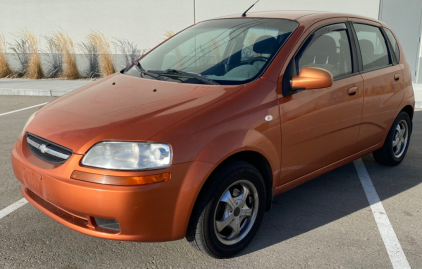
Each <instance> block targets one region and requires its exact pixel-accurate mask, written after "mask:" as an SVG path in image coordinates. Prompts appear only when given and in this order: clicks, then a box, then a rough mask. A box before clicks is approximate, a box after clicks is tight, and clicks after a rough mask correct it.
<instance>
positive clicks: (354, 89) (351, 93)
mask: <svg viewBox="0 0 422 269" xmlns="http://www.w3.org/2000/svg"><path fill="white" fill-rule="evenodd" d="M358 89H359V88H358V87H352V88H350V89H348V90H347V94H348V95H350V96H353V95H356V93H357V92H358Z"/></svg>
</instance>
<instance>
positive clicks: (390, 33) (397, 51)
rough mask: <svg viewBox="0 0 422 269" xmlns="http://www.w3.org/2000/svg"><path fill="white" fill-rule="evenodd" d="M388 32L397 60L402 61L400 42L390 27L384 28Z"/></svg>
mask: <svg viewBox="0 0 422 269" xmlns="http://www.w3.org/2000/svg"><path fill="white" fill-rule="evenodd" d="M384 30H385V32H386V33H387V37H388V40H390V43H391V46H393V50H394V54H395V55H396V58H397V61H399V62H400V50H399V44H398V43H397V40H396V38H395V37H394V35H393V33H392V32H391V31H390V29H387V28H384Z"/></svg>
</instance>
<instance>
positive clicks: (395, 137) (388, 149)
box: [373, 111, 412, 166]
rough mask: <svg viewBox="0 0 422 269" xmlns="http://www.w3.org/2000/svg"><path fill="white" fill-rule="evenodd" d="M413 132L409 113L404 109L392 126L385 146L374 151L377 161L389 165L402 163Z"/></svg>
mask: <svg viewBox="0 0 422 269" xmlns="http://www.w3.org/2000/svg"><path fill="white" fill-rule="evenodd" d="M411 132H412V123H411V121H410V117H409V114H407V113H406V112H404V111H402V112H400V114H399V115H398V116H397V118H396V120H395V121H394V123H393V125H392V126H391V129H390V131H389V132H388V135H387V138H386V139H385V142H384V146H383V147H382V148H380V149H378V150H376V151H374V152H373V155H374V159H375V161H377V162H378V163H379V164H382V165H387V166H395V165H398V164H400V163H401V162H402V161H403V159H404V157H405V156H406V153H407V149H408V148H409V142H410V134H411Z"/></svg>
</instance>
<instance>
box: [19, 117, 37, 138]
mask: <svg viewBox="0 0 422 269" xmlns="http://www.w3.org/2000/svg"><path fill="white" fill-rule="evenodd" d="M35 113H37V112H34V114H32V115H31V116H30V117H29V119H28V120H27V121H26V123H25V126H23V130H22V133H21V136H22V135H23V134H24V133H25V130H26V127H28V125H29V124H30V123H31V121H32V120H33V119H34V117H35Z"/></svg>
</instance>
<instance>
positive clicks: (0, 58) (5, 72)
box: [0, 35, 12, 78]
mask: <svg viewBox="0 0 422 269" xmlns="http://www.w3.org/2000/svg"><path fill="white" fill-rule="evenodd" d="M11 75H12V70H11V69H10V65H9V61H8V60H7V55H6V39H5V38H4V35H0V78H6V77H9V76H11Z"/></svg>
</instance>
